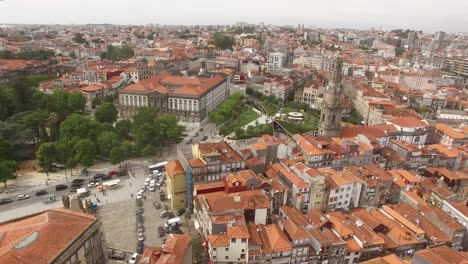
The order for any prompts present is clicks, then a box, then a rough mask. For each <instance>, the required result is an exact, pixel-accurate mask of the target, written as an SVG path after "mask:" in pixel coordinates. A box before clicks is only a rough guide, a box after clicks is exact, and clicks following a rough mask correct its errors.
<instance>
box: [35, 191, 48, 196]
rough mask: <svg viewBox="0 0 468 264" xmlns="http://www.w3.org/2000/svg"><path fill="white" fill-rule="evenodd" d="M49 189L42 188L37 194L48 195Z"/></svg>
mask: <svg viewBox="0 0 468 264" xmlns="http://www.w3.org/2000/svg"><path fill="white" fill-rule="evenodd" d="M46 194H47V191H46V190H40V191H37V192H36V196H41V195H46Z"/></svg>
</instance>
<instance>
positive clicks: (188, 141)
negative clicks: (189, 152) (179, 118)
mask: <svg viewBox="0 0 468 264" xmlns="http://www.w3.org/2000/svg"><path fill="white" fill-rule="evenodd" d="M192 141H193V140H192V139H189V140H187V142H185V143H186V144H187V145H188V144H192Z"/></svg>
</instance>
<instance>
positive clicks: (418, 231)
mask: <svg viewBox="0 0 468 264" xmlns="http://www.w3.org/2000/svg"><path fill="white" fill-rule="evenodd" d="M382 210H383V211H384V212H385V213H387V214H388V215H390V216H391V217H393V218H394V219H396V220H397V221H398V222H400V223H401V224H403V225H404V226H406V227H407V228H408V229H410V230H411V231H412V232H414V233H416V234H425V232H424V230H422V229H421V228H419V227H418V226H417V225H416V224H413V223H412V222H410V221H408V220H407V219H406V218H405V217H404V216H402V215H401V214H399V213H398V212H396V211H395V210H393V209H392V208H391V207H389V206H386V205H384V206H382Z"/></svg>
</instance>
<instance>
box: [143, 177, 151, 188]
mask: <svg viewBox="0 0 468 264" xmlns="http://www.w3.org/2000/svg"><path fill="white" fill-rule="evenodd" d="M150 182H151V178H150V177H148V178H146V180H145V184H144V185H145V186H148V185H149V184H150Z"/></svg>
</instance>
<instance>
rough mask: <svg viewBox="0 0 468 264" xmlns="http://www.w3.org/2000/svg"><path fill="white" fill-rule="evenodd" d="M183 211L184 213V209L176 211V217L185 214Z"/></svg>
mask: <svg viewBox="0 0 468 264" xmlns="http://www.w3.org/2000/svg"><path fill="white" fill-rule="evenodd" d="M185 211H186V210H185V208H182V209H179V210H177V212H176V215H177V216H181V215H183V214H184V213H185Z"/></svg>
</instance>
